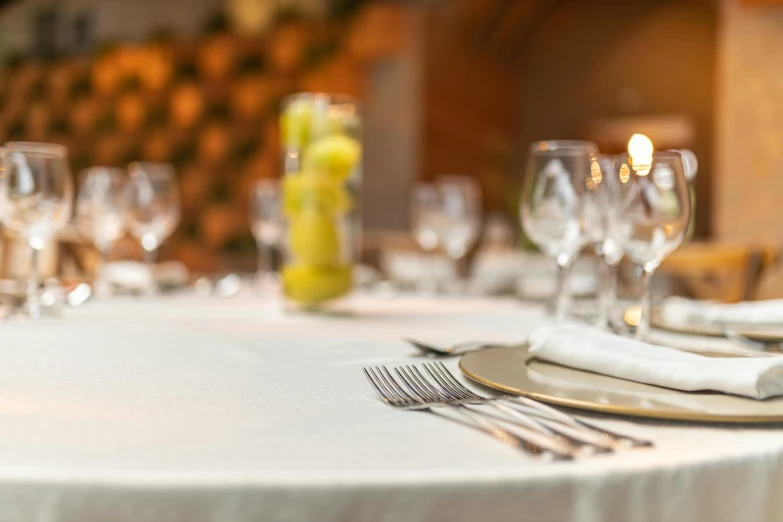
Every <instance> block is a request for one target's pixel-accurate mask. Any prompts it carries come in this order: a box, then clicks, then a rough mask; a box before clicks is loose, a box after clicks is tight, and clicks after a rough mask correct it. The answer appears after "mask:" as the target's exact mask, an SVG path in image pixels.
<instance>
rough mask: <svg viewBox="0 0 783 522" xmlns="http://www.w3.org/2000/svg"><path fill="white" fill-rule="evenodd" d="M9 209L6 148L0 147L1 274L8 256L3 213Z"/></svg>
mask: <svg viewBox="0 0 783 522" xmlns="http://www.w3.org/2000/svg"><path fill="white" fill-rule="evenodd" d="M7 209H8V176H7V170H6V165H5V148H4V147H0V275H2V274H3V270H4V269H5V267H4V266H3V264H4V257H6V255H5V254H6V253H5V248H7V247H6V245H5V244H4V241H5V239H4V238H3V215H4V213H5V212H6V210H7Z"/></svg>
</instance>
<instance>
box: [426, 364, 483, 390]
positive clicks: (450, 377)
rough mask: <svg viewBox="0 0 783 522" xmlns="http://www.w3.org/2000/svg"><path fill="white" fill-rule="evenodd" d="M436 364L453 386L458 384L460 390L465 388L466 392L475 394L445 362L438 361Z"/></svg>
mask: <svg viewBox="0 0 783 522" xmlns="http://www.w3.org/2000/svg"><path fill="white" fill-rule="evenodd" d="M435 366H436V367H437V368H438V369H439V370H440V374H441V375H443V376H444V377H445V378H446V379H448V380H449V382H450V383H451V384H452V385H453V386H456V387H457V388H458V389H460V390H464V391H465V392H466V393H469V394H471V395H475V393H473V392H472V391H470V389H469V388H468V387H467V386H465V385H464V384H462V383H461V382H459V380H457V378H456V377H454V374H453V373H451V372H450V371H449V369H448V368H446V365H445V364H443V363H442V362H440V361H438V363H437V364H435Z"/></svg>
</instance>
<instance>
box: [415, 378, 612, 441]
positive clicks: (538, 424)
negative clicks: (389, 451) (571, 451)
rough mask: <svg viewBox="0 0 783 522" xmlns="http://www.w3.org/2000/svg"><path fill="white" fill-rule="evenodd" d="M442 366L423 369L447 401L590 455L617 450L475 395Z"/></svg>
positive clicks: (593, 435)
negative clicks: (486, 409) (487, 410)
mask: <svg viewBox="0 0 783 522" xmlns="http://www.w3.org/2000/svg"><path fill="white" fill-rule="evenodd" d="M441 366H443V365H442V364H441V365H435V364H431V363H429V364H426V363H425V364H424V365H423V367H424V370H425V371H426V372H427V373H428V374H429V375H430V377H431V380H432V381H434V382H435V383H436V384H437V385H438V387H439V388H440V390H441V394H442V395H444V397H445V398H446V400H451V401H460V402H462V403H467V404H482V405H487V406H490V407H492V408H494V409H496V410H498V411H499V412H501V413H503V414H505V415H508V416H510V417H513V418H514V419H515V420H516V421H517V422H522V423H523V424H524V425H526V426H528V427H531V428H533V429H538V430H539V431H541V432H543V433H544V434H546V435H549V436H553V437H554V436H559V437H564V438H565V439H566V440H567V442H569V443H571V444H577V445H580V446H585V447H586V449H587V450H588V451H590V452H594V451H599V452H612V451H614V449H615V448H616V447H617V446H618V443H617V441H615V440H614V439H612V438H610V437H608V436H606V435H603V434H601V433H597V432H595V431H592V430H586V429H584V428H581V429H579V428H574V427H573V426H570V425H566V424H562V423H560V422H552V419H551V418H547V417H546V416H544V415H542V414H541V412H539V411H538V410H535V409H533V408H529V407H526V406H520V405H516V406H517V408H519V409H516V408H511V407H509V406H507V405H505V404H503V403H502V402H500V401H497V400H491V399H488V398H486V397H482V396H481V395H478V394H476V393H473V392H472V391H471V390H469V389H468V388H466V387H465V386H462V384H461V383H460V382H459V381H457V380H456V379H454V376H453V375H451V373H449V371H448V370H447V369H446V368H445V366H444V367H442V368H441ZM408 370H409V371H411V372H415V373H416V374H417V375H419V376H420V378H421V379H423V377H422V376H421V374H420V373H419V371H418V369H417V368H416V367H410V366H409V367H408ZM520 410H522V411H520Z"/></svg>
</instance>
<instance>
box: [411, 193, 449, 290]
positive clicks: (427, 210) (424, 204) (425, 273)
mask: <svg viewBox="0 0 783 522" xmlns="http://www.w3.org/2000/svg"><path fill="white" fill-rule="evenodd" d="M410 212H411V233H412V234H413V238H414V239H415V240H416V244H418V245H419V247H421V249H422V250H423V251H424V254H425V259H424V262H423V263H422V264H421V266H420V267H419V277H418V287H419V291H420V292H422V293H435V292H436V291H437V283H436V280H435V278H434V277H433V273H432V272H433V270H432V268H433V259H432V257H433V256H434V254H435V251H436V250H437V248H438V246H440V244H441V243H440V242H441V238H442V237H443V233H442V232H441V229H442V228H443V226H444V225H443V219H444V218H443V213H442V212H441V204H440V199H439V198H438V190H437V188H436V187H435V185H433V184H432V183H423V182H422V183H416V184H415V185H414V186H413V189H412V190H411V202H410Z"/></svg>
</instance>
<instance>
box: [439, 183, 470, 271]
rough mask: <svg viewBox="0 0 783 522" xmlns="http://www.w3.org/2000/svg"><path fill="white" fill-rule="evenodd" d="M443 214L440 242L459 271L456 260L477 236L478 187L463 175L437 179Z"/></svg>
mask: <svg viewBox="0 0 783 522" xmlns="http://www.w3.org/2000/svg"><path fill="white" fill-rule="evenodd" d="M436 188H437V192H438V198H439V200H440V201H439V204H440V208H441V214H442V226H441V227H440V230H439V233H440V238H439V240H440V243H441V244H442V245H443V249H444V250H445V251H446V255H447V256H448V257H449V259H451V261H452V262H453V263H454V266H455V272H456V273H459V269H458V268H459V267H458V264H459V262H460V260H462V259H463V258H464V257H465V256H466V255H467V254H468V252H469V251H470V249H471V248H472V247H473V245H474V244H475V243H476V241H477V240H478V236H479V231H480V228H481V189H480V188H479V186H478V184H477V183H476V182H475V181H474V180H473V179H471V178H468V177H465V176H441V177H439V178H438V179H437V180H436Z"/></svg>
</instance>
